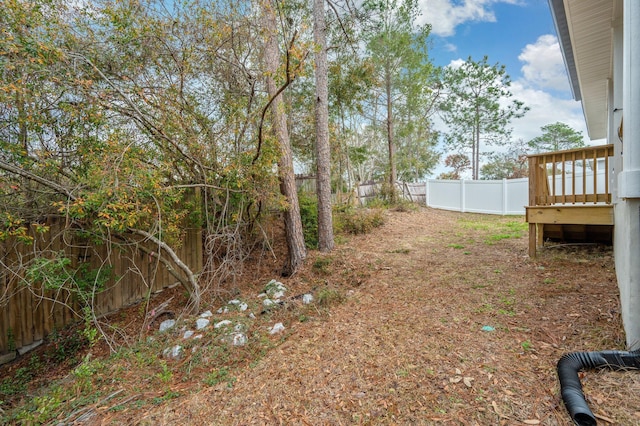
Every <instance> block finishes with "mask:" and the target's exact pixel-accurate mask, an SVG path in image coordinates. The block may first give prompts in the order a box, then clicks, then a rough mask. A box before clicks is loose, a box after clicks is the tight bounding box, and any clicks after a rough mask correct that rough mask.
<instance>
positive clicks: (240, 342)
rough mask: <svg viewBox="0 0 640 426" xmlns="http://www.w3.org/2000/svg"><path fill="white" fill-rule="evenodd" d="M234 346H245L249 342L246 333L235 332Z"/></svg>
mask: <svg viewBox="0 0 640 426" xmlns="http://www.w3.org/2000/svg"><path fill="white" fill-rule="evenodd" d="M232 343H233V346H244V345H246V344H247V336H246V335H245V334H244V333H234V334H233V341H232Z"/></svg>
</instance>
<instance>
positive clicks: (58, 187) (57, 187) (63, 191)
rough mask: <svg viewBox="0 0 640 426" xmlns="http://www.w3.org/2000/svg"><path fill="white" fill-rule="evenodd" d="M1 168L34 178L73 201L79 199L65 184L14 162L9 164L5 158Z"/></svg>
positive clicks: (0, 163)
mask: <svg viewBox="0 0 640 426" xmlns="http://www.w3.org/2000/svg"><path fill="white" fill-rule="evenodd" d="M0 169H2V170H6V171H8V172H10V173H14V174H16V175H20V176H22V177H23V178H26V179H29V180H32V181H34V182H38V183H40V184H42V185H44V186H46V187H47V188H51V189H53V190H54V191H56V192H58V193H60V194H62V195H64V196H66V197H68V198H70V199H71V200H73V201H75V200H77V198H78V197H76V196H75V195H73V194H72V193H71V191H70V190H69V189H67V188H65V187H64V186H62V185H60V184H57V183H55V182H52V181H50V180H47V179H45V178H42V177H40V176H38V175H36V174H33V173H31V172H29V171H27V170H24V169H22V168H20V167H16V166H14V165H12V164H9V163H7V162H6V161H4V160H0Z"/></svg>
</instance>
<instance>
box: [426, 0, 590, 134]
mask: <svg viewBox="0 0 640 426" xmlns="http://www.w3.org/2000/svg"><path fill="white" fill-rule="evenodd" d="M419 2H420V7H421V10H422V16H421V17H420V18H419V23H425V22H427V23H430V24H431V25H432V43H433V44H432V46H431V56H432V59H433V61H434V62H435V63H436V65H440V66H447V65H450V64H455V63H456V62H460V61H463V60H466V59H467V58H468V57H469V56H471V57H472V58H473V59H474V60H479V59H482V57H483V56H484V55H487V56H488V58H489V62H490V63H492V64H494V63H499V64H501V65H505V66H506V70H507V73H508V74H509V76H510V77H511V80H512V87H511V89H512V90H511V91H512V93H513V94H514V97H515V98H517V99H519V100H521V101H523V102H525V104H526V105H527V106H529V107H530V108H531V110H530V111H529V113H528V114H527V115H526V116H525V117H524V118H522V119H519V120H516V121H514V122H513V123H512V125H513V128H514V131H513V137H514V139H524V140H525V141H528V140H530V139H532V138H534V137H536V136H538V135H539V134H540V127H542V126H544V125H546V124H551V123H555V122H557V121H560V122H563V123H566V124H568V125H569V126H571V127H573V128H574V129H576V130H579V131H582V132H583V135H584V136H585V138H586V137H587V136H586V135H587V132H586V125H585V122H584V116H583V113H582V108H581V106H580V103H579V102H576V101H574V100H573V97H572V95H571V89H570V87H569V80H568V78H567V76H566V71H565V68H564V62H563V59H562V54H561V52H560V47H559V44H558V41H557V37H556V34H555V27H554V24H553V20H552V17H551V11H550V9H549V5H548V3H547V0H419ZM585 141H587V142H588V139H585Z"/></svg>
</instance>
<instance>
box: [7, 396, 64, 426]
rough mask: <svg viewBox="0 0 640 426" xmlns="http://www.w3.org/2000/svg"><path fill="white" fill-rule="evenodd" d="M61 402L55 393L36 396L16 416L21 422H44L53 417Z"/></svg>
mask: <svg viewBox="0 0 640 426" xmlns="http://www.w3.org/2000/svg"><path fill="white" fill-rule="evenodd" d="M61 404H62V400H61V399H60V396H59V395H57V394H54V395H43V396H36V397H34V398H33V399H32V400H31V403H30V404H29V407H27V408H24V409H23V410H22V411H20V412H19V413H18V414H17V416H16V417H17V420H18V421H19V422H20V423H21V424H44V423H47V422H48V421H49V420H51V419H52V418H53V417H54V415H55V412H56V410H57V409H58V407H59V406H60V405H61Z"/></svg>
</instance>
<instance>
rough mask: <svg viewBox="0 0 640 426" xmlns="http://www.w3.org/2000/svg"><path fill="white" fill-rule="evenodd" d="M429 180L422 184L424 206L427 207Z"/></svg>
mask: <svg viewBox="0 0 640 426" xmlns="http://www.w3.org/2000/svg"><path fill="white" fill-rule="evenodd" d="M429 180H430V179H427V180H426V181H425V183H424V204H425V205H426V206H427V207H429Z"/></svg>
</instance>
